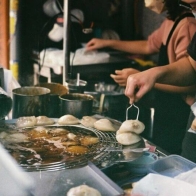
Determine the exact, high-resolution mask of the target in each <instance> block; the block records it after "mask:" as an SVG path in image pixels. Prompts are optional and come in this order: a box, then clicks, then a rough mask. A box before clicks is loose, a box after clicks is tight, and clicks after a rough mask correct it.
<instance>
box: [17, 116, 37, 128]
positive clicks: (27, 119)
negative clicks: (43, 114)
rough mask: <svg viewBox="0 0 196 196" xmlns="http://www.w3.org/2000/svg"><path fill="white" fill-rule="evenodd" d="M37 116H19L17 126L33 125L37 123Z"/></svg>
mask: <svg viewBox="0 0 196 196" xmlns="http://www.w3.org/2000/svg"><path fill="white" fill-rule="evenodd" d="M36 121H37V119H36V117H35V116H24V117H19V118H18V119H17V121H16V126H17V127H21V128H22V127H33V126H35V124H36Z"/></svg>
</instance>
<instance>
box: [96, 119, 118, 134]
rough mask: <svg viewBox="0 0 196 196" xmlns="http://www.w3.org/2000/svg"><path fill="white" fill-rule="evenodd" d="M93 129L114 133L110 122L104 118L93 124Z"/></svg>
mask: <svg viewBox="0 0 196 196" xmlns="http://www.w3.org/2000/svg"><path fill="white" fill-rule="evenodd" d="M94 127H95V128H96V129H98V130H100V131H116V129H115V127H114V126H113V124H112V122H111V121H110V120H108V119H106V118H102V119H100V120H97V121H96V122H95V123H94Z"/></svg>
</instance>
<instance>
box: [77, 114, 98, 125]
mask: <svg viewBox="0 0 196 196" xmlns="http://www.w3.org/2000/svg"><path fill="white" fill-rule="evenodd" d="M96 121H97V119H95V118H93V117H91V116H83V117H82V120H81V121H80V123H81V124H82V125H84V126H85V127H94V123H95V122H96Z"/></svg>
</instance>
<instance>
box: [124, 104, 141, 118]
mask: <svg viewBox="0 0 196 196" xmlns="http://www.w3.org/2000/svg"><path fill="white" fill-rule="evenodd" d="M132 107H135V108H136V109H137V117H136V120H138V117H139V113H140V109H139V107H137V106H136V105H135V104H131V105H130V106H129V107H128V108H127V110H126V120H128V111H129V109H130V108H132Z"/></svg>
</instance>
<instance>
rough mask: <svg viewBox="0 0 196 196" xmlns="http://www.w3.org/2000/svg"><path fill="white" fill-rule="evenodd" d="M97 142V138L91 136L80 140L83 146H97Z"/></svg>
mask: <svg viewBox="0 0 196 196" xmlns="http://www.w3.org/2000/svg"><path fill="white" fill-rule="evenodd" d="M98 142H99V138H98V137H92V136H85V137H83V138H81V139H80V143H81V144H82V145H84V146H90V145H93V144H97V143H98Z"/></svg>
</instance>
